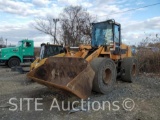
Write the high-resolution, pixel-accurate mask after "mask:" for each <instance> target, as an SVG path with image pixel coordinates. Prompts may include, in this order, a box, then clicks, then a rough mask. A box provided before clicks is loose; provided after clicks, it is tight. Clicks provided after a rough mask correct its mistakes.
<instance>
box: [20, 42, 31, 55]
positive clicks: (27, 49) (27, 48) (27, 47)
mask: <svg viewBox="0 0 160 120" xmlns="http://www.w3.org/2000/svg"><path fill="white" fill-rule="evenodd" d="M22 55H23V57H28V56H33V46H32V43H31V42H30V41H24V42H23V46H22Z"/></svg>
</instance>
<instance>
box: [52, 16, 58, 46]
mask: <svg viewBox="0 0 160 120" xmlns="http://www.w3.org/2000/svg"><path fill="white" fill-rule="evenodd" d="M58 21H59V19H57V18H56V19H53V22H54V25H55V30H54V44H55V42H56V40H57V39H56V25H57V22H58Z"/></svg>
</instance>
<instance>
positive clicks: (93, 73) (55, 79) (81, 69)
mask: <svg viewBox="0 0 160 120" xmlns="http://www.w3.org/2000/svg"><path fill="white" fill-rule="evenodd" d="M92 25H93V28H92V41H91V45H80V46H79V48H78V51H75V52H74V51H70V49H69V47H66V48H65V55H63V56H62V55H56V56H53V57H49V58H47V59H45V60H44V61H41V62H40V63H39V65H38V67H37V68H36V69H33V70H31V71H30V72H29V73H28V74H27V76H28V77H29V78H31V79H33V80H34V81H36V82H38V83H40V84H43V85H46V86H48V87H55V88H58V89H63V90H66V91H69V92H71V93H73V94H75V95H76V96H78V97H80V98H82V99H86V98H87V97H88V96H89V95H90V94H91V90H93V91H96V92H100V93H103V94H107V93H108V92H110V91H111V90H112V88H113V86H114V84H115V82H116V78H117V76H120V77H121V78H122V80H123V81H127V82H133V81H134V80H135V79H136V75H137V61H136V59H134V58H133V57H132V54H131V48H130V47H129V46H127V45H125V44H122V41H121V25H120V24H119V23H116V22H115V21H114V20H107V21H104V22H98V23H93V24H92Z"/></svg>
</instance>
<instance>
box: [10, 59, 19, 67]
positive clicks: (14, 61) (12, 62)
mask: <svg viewBox="0 0 160 120" xmlns="http://www.w3.org/2000/svg"><path fill="white" fill-rule="evenodd" d="M19 65H20V60H19V59H18V58H10V59H9V61H8V66H9V67H10V68H11V67H15V66H19Z"/></svg>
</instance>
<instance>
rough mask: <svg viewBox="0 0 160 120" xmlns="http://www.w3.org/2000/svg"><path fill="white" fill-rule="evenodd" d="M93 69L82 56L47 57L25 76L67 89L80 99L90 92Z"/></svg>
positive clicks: (49, 85) (44, 83) (50, 85)
mask: <svg viewBox="0 0 160 120" xmlns="http://www.w3.org/2000/svg"><path fill="white" fill-rule="evenodd" d="M94 75H95V73H94V71H93V70H92V68H91V66H90V64H88V62H87V61H86V60H85V59H83V58H73V57H72V58H71V57H49V58H48V59H47V60H46V61H45V62H44V64H42V65H41V66H39V67H37V68H35V69H34V70H32V71H30V72H29V73H28V74H27V76H28V77H29V78H30V79H33V80H34V81H36V82H38V83H40V84H43V85H46V86H48V87H54V88H58V89H62V90H65V91H69V92H71V93H73V94H75V95H76V96H78V97H79V98H81V99H86V98H88V96H89V95H90V94H91V90H92V82H93V78H94Z"/></svg>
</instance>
